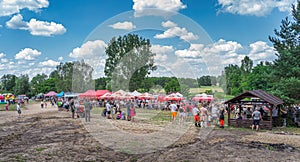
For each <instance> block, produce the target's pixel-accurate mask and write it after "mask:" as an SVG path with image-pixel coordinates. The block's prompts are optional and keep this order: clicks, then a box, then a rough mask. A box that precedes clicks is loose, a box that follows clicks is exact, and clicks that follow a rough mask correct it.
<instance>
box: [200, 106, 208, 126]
mask: <svg viewBox="0 0 300 162" xmlns="http://www.w3.org/2000/svg"><path fill="white" fill-rule="evenodd" d="M200 113H201V119H202V122H201V127H202V128H206V127H207V118H208V113H207V109H206V108H205V107H204V106H200Z"/></svg>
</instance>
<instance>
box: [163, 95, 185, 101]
mask: <svg viewBox="0 0 300 162" xmlns="http://www.w3.org/2000/svg"><path fill="white" fill-rule="evenodd" d="M165 100H166V101H181V100H183V97H182V95H179V94H178V93H172V94H169V95H167V96H166V97H165Z"/></svg>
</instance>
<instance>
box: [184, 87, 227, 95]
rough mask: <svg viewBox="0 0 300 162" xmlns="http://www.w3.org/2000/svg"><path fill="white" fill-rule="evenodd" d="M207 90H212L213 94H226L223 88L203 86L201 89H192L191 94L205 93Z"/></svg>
mask: <svg viewBox="0 0 300 162" xmlns="http://www.w3.org/2000/svg"><path fill="white" fill-rule="evenodd" d="M207 90H212V92H224V91H223V89H222V88H221V87H218V86H201V87H200V88H191V89H190V93H191V94H199V93H204V92H205V91H207Z"/></svg>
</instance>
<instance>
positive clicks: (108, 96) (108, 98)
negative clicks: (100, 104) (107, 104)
mask: <svg viewBox="0 0 300 162" xmlns="http://www.w3.org/2000/svg"><path fill="white" fill-rule="evenodd" d="M113 98H114V97H113V96H112V94H111V92H107V93H105V94H103V95H102V96H101V97H100V99H103V100H111V99H113Z"/></svg>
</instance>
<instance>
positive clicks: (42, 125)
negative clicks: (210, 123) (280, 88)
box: [0, 104, 300, 162]
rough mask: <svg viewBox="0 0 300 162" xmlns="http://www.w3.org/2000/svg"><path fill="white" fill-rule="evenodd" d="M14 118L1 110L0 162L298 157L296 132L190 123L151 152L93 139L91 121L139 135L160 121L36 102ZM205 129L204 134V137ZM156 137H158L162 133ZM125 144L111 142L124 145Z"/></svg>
mask: <svg viewBox="0 0 300 162" xmlns="http://www.w3.org/2000/svg"><path fill="white" fill-rule="evenodd" d="M16 117H17V114H16V112H0V161H156V162H157V161H299V159H300V144H299V143H300V136H299V135H280V134H272V133H269V132H263V133H260V132H259V133H256V132H252V131H250V130H249V131H245V130H237V129H233V130H232V129H226V128H225V129H224V130H223V129H218V128H216V129H210V130H208V129H209V128H208V129H196V128H194V127H188V129H186V131H185V132H184V134H182V135H181V136H180V137H179V138H178V139H176V141H174V143H172V144H170V145H169V146H167V147H161V148H160V149H157V150H156V151H154V152H145V153H139V154H136V152H128V151H126V150H118V149H115V147H109V146H108V145H106V144H105V143H103V141H101V140H99V139H97V138H95V135H94V134H93V133H95V132H93V131H91V126H93V128H94V129H95V128H97V127H96V126H97V124H98V123H101V122H109V123H111V124H113V125H116V124H117V125H118V129H120V130H121V131H122V132H128V134H129V135H130V134H134V135H137V134H139V136H140V137H146V135H147V134H151V133H153V132H155V131H159V130H160V129H161V128H162V127H161V126H157V125H151V124H152V123H151V122H150V123H147V122H145V121H143V122H141V121H139V120H137V122H136V123H131V122H128V121H113V120H111V121H107V119H104V118H101V117H100V115H99V116H97V115H93V116H92V119H91V120H92V122H91V123H89V124H88V125H89V126H87V125H86V123H84V122H82V120H81V119H72V118H70V113H69V112H61V111H60V112H59V111H57V108H47V109H40V108H39V105H38V104H36V105H31V106H30V107H28V110H24V111H23V117H22V118H20V119H19V118H16ZM137 119H138V118H137ZM97 129H100V127H98V128H97ZM114 129H115V128H114V127H104V126H102V127H101V131H102V132H107V131H110V132H112V131H114ZM101 131H99V132H100V133H99V132H97V133H98V135H105V133H103V134H101ZM205 133H207V134H206V135H205V138H203V137H204V136H203V135H204V134H205ZM106 134H107V133H106ZM105 138H108V137H105ZM155 138H157V140H160V138H161V137H159V136H155ZM142 139H143V138H141V139H139V141H136V143H137V145H139V144H141V143H143V142H145V141H143V140H142ZM145 139H146V138H145ZM174 139H175V138H174ZM104 141H106V140H104ZM153 141H155V140H153ZM110 143H112V141H111V142H110ZM124 143H126V141H124ZM124 143H118V142H117V143H115V144H116V145H118V144H120V145H121V146H122V145H124ZM151 143H153V142H151Z"/></svg>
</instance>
